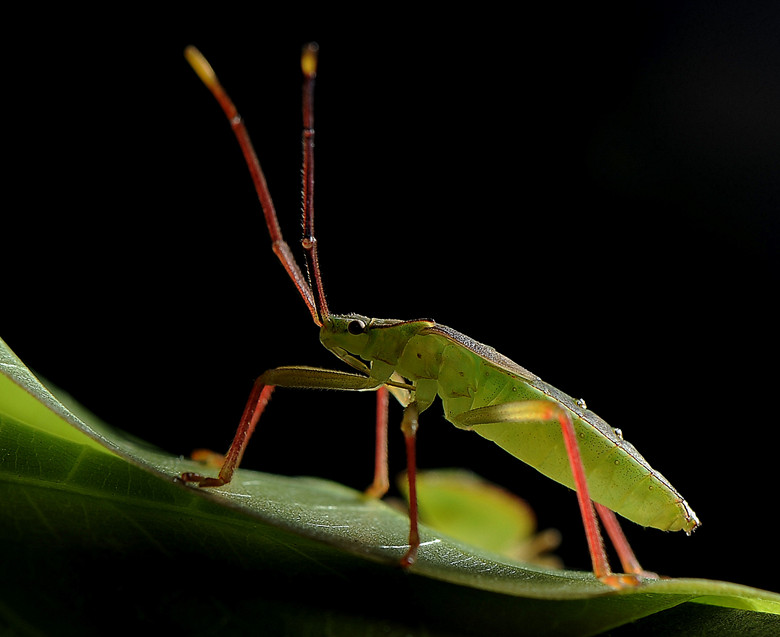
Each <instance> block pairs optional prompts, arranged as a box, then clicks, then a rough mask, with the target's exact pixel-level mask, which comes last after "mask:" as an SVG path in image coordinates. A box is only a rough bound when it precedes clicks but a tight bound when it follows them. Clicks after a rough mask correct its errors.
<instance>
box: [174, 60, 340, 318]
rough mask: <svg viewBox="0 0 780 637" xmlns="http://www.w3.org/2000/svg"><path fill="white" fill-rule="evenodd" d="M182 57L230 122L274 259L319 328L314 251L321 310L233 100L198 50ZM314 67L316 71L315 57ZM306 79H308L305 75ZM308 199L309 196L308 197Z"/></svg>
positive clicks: (320, 311)
mask: <svg viewBox="0 0 780 637" xmlns="http://www.w3.org/2000/svg"><path fill="white" fill-rule="evenodd" d="M315 53H316V50H315ZM184 57H185V58H186V59H187V62H189V64H190V66H191V67H192V68H193V70H194V71H195V72H196V73H197V74H198V77H199V78H200V79H201V81H202V82H203V84H205V85H206V88H208V89H209V91H211V94H212V95H213V96H214V98H215V99H216V100H217V102H218V103H219V105H220V106H221V107H222V110H223V111H224V112H225V115H226V116H227V118H228V121H229V122H230V126H231V128H232V129H233V133H234V134H235V136H236V139H237V140H238V144H239V146H241V152H242V153H243V154H244V160H245V161H246V164H247V167H248V168H249V174H250V175H251V177H252V183H253V184H254V186H255V191H257V197H258V199H259V200H260V205H261V207H262V208H263V215H264V216H265V223H266V225H267V226H268V232H269V234H270V235H271V247H272V249H273V251H274V254H275V255H276V256H277V258H278V259H279V261H281V263H282V266H284V269H285V270H286V271H287V274H288V275H289V277H290V279H292V282H293V284H294V285H295V287H296V288H297V289H298V293H299V294H300V295H301V298H302V299H303V301H304V303H306V307H308V308H309V312H310V313H311V316H312V319H314V322H315V323H316V324H317V325H318V326H322V319H321V316H327V315H328V311H327V307H326V306H325V305H324V300H325V297H324V295H323V294H322V283H321V282H320V279H319V270H318V269H316V268H317V261H316V249H315V250H314V251H313V252H314V260H313V267H314V269H315V270H314V271H315V272H316V274H315V275H314V280H315V281H317V287H318V301H319V304H320V305H321V306H322V307H318V303H317V301H315V297H314V294H313V293H312V289H311V287H310V285H309V283H307V282H306V277H305V276H304V275H303V273H302V272H301V269H300V268H299V267H298V264H297V262H296V261H295V257H294V256H293V254H292V251H291V250H290V246H289V245H287V242H286V241H285V240H284V238H283V237H282V229H281V227H280V226H279V219H278V218H277V216H276V208H275V207H274V203H273V200H272V199H271V193H270V191H269V190H268V184H267V183H266V181H265V175H264V174H263V169H262V168H261V166H260V161H259V160H258V159H257V155H256V154H255V150H254V147H253V146H252V140H251V139H250V138H249V133H248V132H247V130H246V127H245V126H244V121H243V119H242V118H241V115H239V113H238V111H237V110H236V107H235V105H234V104H233V101H232V100H231V99H230V97H229V96H228V94H227V93H226V92H225V89H223V88H222V85H221V84H220V83H219V80H218V79H217V75H216V73H214V69H212V68H211V65H210V64H209V63H208V61H207V60H206V58H205V57H203V55H202V54H201V52H200V51H198V49H196V48H195V47H194V46H188V47H187V48H186V49H185V50H184ZM314 68H315V69H316V55H315V63H314ZM305 77H308V76H306V75H305ZM312 79H313V78H312ZM309 81H310V80H308V79H306V80H305V81H304V86H305V85H306V84H307V83H309ZM304 137H305V133H304ZM309 153H310V154H312V152H311V151H309ZM305 154H306V153H305V152H304V156H305ZM310 161H311V160H310ZM305 164H306V161H305V159H304V172H305V170H306V167H305ZM311 182H312V183H311V184H310V185H309V189H308V192H309V193H311V187H312V186H313V176H312V178H311ZM308 196H309V197H310V194H309V195H308ZM309 217H310V219H311V220H310V221H309V222H308V223H309V225H310V226H311V225H312V224H313V215H312V214H310V215H309ZM305 219H306V215H305V214H304V223H306V221H305ZM309 234H310V235H311V237H312V238H313V236H314V235H313V227H311V228H310V231H309ZM304 243H306V238H305V237H304ZM304 247H305V246H304ZM310 252H311V251H310V250H307V254H309V253H310Z"/></svg>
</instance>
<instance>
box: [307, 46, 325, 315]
mask: <svg viewBox="0 0 780 637" xmlns="http://www.w3.org/2000/svg"><path fill="white" fill-rule="evenodd" d="M318 51H319V46H317V43H316V42H310V43H309V44H307V45H306V46H304V47H303V52H302V53H301V70H302V71H303V134H302V142H303V239H302V241H301V245H303V249H304V254H305V255H306V266H307V268H308V270H309V287H310V288H311V289H312V290H313V291H314V295H315V296H314V301H315V304H316V307H317V311H318V313H319V318H320V323H322V322H323V321H324V320H325V319H326V318H328V304H327V302H326V301H325V291H324V290H323V288H322V276H321V275H320V264H319V260H318V258H317V238H316V237H315V236H314V79H315V78H316V77H317V52H318Z"/></svg>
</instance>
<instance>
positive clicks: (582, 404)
mask: <svg viewBox="0 0 780 637" xmlns="http://www.w3.org/2000/svg"><path fill="white" fill-rule="evenodd" d="M577 406H578V407H579V408H580V409H587V408H588V405H587V404H586V403H585V399H584V398H578V399H577Z"/></svg>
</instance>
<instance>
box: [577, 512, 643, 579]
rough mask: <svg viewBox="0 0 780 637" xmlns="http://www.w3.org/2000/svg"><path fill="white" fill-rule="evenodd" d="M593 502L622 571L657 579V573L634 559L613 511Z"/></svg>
mask: <svg viewBox="0 0 780 637" xmlns="http://www.w3.org/2000/svg"><path fill="white" fill-rule="evenodd" d="M593 504H594V505H595V506H596V511H598V514H599V517H600V518H601V522H602V524H603V525H604V529H605V530H606V531H607V535H609V539H610V540H612V544H613V546H614V547H615V550H616V551H617V554H618V557H619V558H620V564H621V565H622V566H623V571H624V572H625V573H632V574H634V575H640V576H642V577H647V578H652V579H657V578H658V575H656V574H655V573H651V572H650V571H646V570H644V569H643V568H642V567H641V566H640V564H639V560H637V559H636V555H634V551H633V550H632V549H631V546H630V545H629V543H628V539H626V536H625V534H624V533H623V529H621V528H620V523H619V522H618V520H617V517H616V516H615V513H614V512H613V511H612V510H611V509H608V508H607V507H605V506H604V505H603V504H599V503H598V502H594V503H593Z"/></svg>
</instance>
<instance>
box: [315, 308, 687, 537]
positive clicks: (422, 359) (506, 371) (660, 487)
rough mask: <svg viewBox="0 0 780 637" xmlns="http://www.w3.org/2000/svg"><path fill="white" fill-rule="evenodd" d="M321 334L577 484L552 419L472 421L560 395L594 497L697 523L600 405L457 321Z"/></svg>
mask: <svg viewBox="0 0 780 637" xmlns="http://www.w3.org/2000/svg"><path fill="white" fill-rule="evenodd" d="M320 340H321V341H322V343H323V345H325V347H327V348H328V349H331V350H332V351H334V353H336V355H337V356H340V357H342V358H343V354H340V351H346V352H348V353H349V354H351V355H353V356H357V357H359V358H361V359H363V360H365V361H366V362H369V363H371V368H370V371H369V374H370V376H371V378H372V380H374V381H376V383H377V384H381V383H383V382H385V381H386V380H388V379H389V378H390V374H391V373H392V372H393V371H394V372H396V373H397V374H399V375H400V376H402V377H403V378H405V379H408V380H409V381H411V385H413V386H414V393H413V396H412V397H411V399H412V400H415V401H416V402H417V405H418V408H419V411H420V412H422V411H424V410H425V409H427V407H429V406H430V405H431V404H432V403H433V402H434V400H435V398H436V396H437V395H438V396H439V398H441V401H442V403H443V405H444V413H445V417H446V418H447V420H449V421H450V422H451V423H453V424H454V425H455V426H457V427H460V428H462V429H471V430H473V431H475V432H476V433H478V434H479V435H480V436H482V437H484V438H486V439H488V440H492V441H493V442H495V443H496V444H497V445H498V446H499V447H501V448H502V449H504V450H505V451H507V452H509V453H510V454H512V455H513V456H515V457H516V458H518V459H519V460H522V461H523V462H525V463H526V464H528V465H530V466H532V467H534V468H536V469H537V470H539V471H540V472H541V473H543V474H544V475H546V476H547V477H549V478H551V479H553V480H555V481H556V482H559V483H561V484H564V485H566V486H567V487H570V488H572V489H574V488H575V483H574V478H573V476H572V472H571V466H570V463H569V461H568V458H567V455H566V450H565V448H564V442H563V436H562V435H561V430H560V428H559V427H555V426H551V424H550V423H549V422H541V421H528V422H496V423H482V424H478V425H473V426H470V425H468V424H467V423H468V415H469V413H470V412H472V410H475V409H479V408H483V407H489V406H495V405H502V404H508V403H516V402H520V401H529V400H553V401H555V402H556V403H558V404H559V405H561V406H562V407H564V408H565V409H566V410H567V411H568V412H569V413H570V416H571V418H572V421H573V423H574V428H575V431H576V432H577V437H578V442H579V447H580V453H581V455H582V460H583V464H584V465H585V473H586V477H587V481H588V486H589V488H590V490H591V491H590V495H591V497H592V498H593V499H594V500H595V501H596V502H599V503H601V504H603V505H604V506H606V507H608V508H609V509H611V510H613V511H615V512H617V513H619V514H621V515H622V516H623V517H625V518H627V519H629V520H631V521H632V522H636V523H637V524H640V525H642V526H650V527H653V528H657V529H661V530H664V531H679V530H683V531H685V532H686V533H690V532H691V531H692V530H693V529H694V528H696V526H697V525H698V524H699V522H698V520H697V518H696V515H695V514H694V513H693V511H692V510H691V509H690V507H689V506H688V504H687V502H685V500H684V499H683V498H682V497H681V496H680V494H679V493H678V492H677V491H676V490H675V489H674V487H672V485H671V484H670V483H669V482H668V481H667V480H666V479H665V478H664V477H663V476H662V475H661V474H660V473H658V472H657V471H655V470H654V469H653V468H652V467H651V466H650V465H649V464H648V463H647V461H646V460H645V459H644V458H643V457H642V456H641V455H640V454H639V452H638V451H637V450H636V449H635V448H634V446H633V445H631V444H630V443H628V442H626V441H625V440H623V438H622V436H621V435H620V434H619V433H618V432H616V430H615V429H613V428H612V427H610V426H609V425H608V424H607V423H606V422H604V420H602V419H601V418H599V417H598V416H597V415H596V414H594V413H593V412H592V411H589V410H587V409H585V408H583V407H582V406H581V405H580V404H578V402H577V401H575V400H574V399H573V398H571V397H570V396H568V395H566V394H564V393H563V392H561V391H560V390H558V389H556V388H555V387H552V386H551V385H548V384H547V383H545V382H544V381H542V380H541V379H540V378H538V377H537V376H535V375H534V374H532V373H531V372H529V371H528V370H526V369H524V368H523V367H521V366H520V365H517V364H516V363H514V362H512V361H511V360H509V359H508V358H506V357H505V356H503V355H501V354H499V353H498V352H496V351H495V350H494V349H492V348H491V347H488V346H486V345H483V344H481V343H478V342H476V341H474V340H472V339H470V338H469V337H467V336H465V335H463V334H461V333H459V332H457V331H455V330H453V329H452V328H449V327H446V326H443V325H438V324H436V323H434V322H433V321H428V320H422V321H392V320H377V319H369V318H367V317H363V316H358V315H346V316H335V315H331V316H330V317H329V319H328V320H327V321H326V322H325V324H324V325H323V327H322V328H321V333H320Z"/></svg>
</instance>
